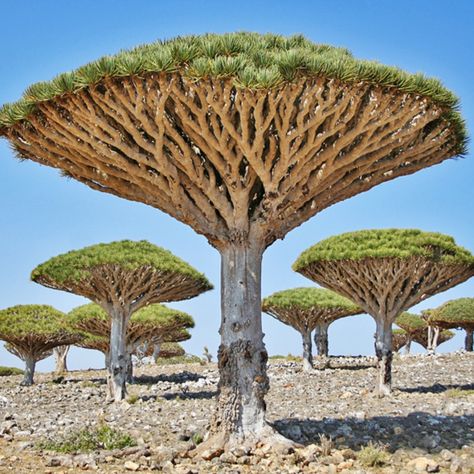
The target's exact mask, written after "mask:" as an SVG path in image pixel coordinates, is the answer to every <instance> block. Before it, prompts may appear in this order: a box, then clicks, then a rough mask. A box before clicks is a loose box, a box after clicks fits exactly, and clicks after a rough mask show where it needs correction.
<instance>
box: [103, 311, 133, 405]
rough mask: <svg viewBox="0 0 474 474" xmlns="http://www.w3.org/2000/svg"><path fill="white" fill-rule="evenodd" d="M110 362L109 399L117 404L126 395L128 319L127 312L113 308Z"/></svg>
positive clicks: (111, 313)
mask: <svg viewBox="0 0 474 474" xmlns="http://www.w3.org/2000/svg"><path fill="white" fill-rule="evenodd" d="M110 315H111V328H110V360H109V367H108V369H109V370H108V389H109V393H108V396H109V399H111V400H113V401H115V402H119V401H120V400H123V399H124V398H125V397H126V395H127V389H126V385H125V383H126V380H127V367H128V357H127V347H126V334H127V323H128V319H129V314H128V311H124V310H121V309H117V308H114V309H113V310H112V311H111V312H110Z"/></svg>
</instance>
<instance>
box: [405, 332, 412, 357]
mask: <svg viewBox="0 0 474 474" xmlns="http://www.w3.org/2000/svg"><path fill="white" fill-rule="evenodd" d="M410 351H411V336H408V337H407V343H406V344H405V354H409V353H410Z"/></svg>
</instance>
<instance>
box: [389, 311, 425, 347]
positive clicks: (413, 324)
mask: <svg viewBox="0 0 474 474" xmlns="http://www.w3.org/2000/svg"><path fill="white" fill-rule="evenodd" d="M395 324H396V325H397V326H398V327H399V328H401V329H404V330H405V333H406V343H405V351H406V353H407V354H409V353H410V349H411V343H412V341H414V340H415V339H416V338H417V337H421V336H422V335H423V334H424V333H427V332H428V324H426V321H425V320H424V319H423V318H422V317H421V316H419V315H418V314H412V313H407V312H404V313H402V314H400V315H399V316H397V318H396V319H395Z"/></svg>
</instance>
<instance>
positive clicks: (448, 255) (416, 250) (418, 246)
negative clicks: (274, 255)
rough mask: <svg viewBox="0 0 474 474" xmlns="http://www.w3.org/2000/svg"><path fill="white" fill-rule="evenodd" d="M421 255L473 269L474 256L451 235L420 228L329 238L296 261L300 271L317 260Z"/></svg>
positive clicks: (384, 230)
mask: <svg viewBox="0 0 474 474" xmlns="http://www.w3.org/2000/svg"><path fill="white" fill-rule="evenodd" d="M414 256H420V257H424V258H426V259H430V260H432V261H435V262H441V263H445V264H465V265H468V266H472V267H473V269H474V256H473V255H472V254H471V253H470V252H469V251H468V250H466V249H464V248H463V247H460V246H458V245H456V242H455V241H454V239H453V238H452V237H450V236H448V235H443V234H438V233H434V232H422V231H421V230H417V229H376V230H362V231H358V232H348V233H345V234H341V235H337V236H334V237H329V238H328V239H325V240H322V241H321V242H318V243H317V244H316V245H314V246H312V247H310V248H309V249H307V250H305V251H304V252H303V253H302V254H301V255H300V256H299V257H298V259H297V260H296V262H295V263H294V264H293V270H295V271H300V270H301V269H303V268H304V267H306V266H307V265H309V264H311V263H313V262H318V261H330V260H362V259H365V258H384V257H393V258H399V259H408V258H410V257H414Z"/></svg>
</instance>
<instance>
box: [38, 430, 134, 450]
mask: <svg viewBox="0 0 474 474" xmlns="http://www.w3.org/2000/svg"><path fill="white" fill-rule="evenodd" d="M136 445H137V442H136V441H135V440H134V439H133V438H132V437H131V436H130V435H128V434H126V433H122V432H121V431H118V430H116V429H113V428H110V427H109V426H107V425H102V426H99V427H98V428H95V429H90V428H83V429H81V430H80V431H76V432H73V433H71V434H68V435H67V436H65V437H64V438H61V439H58V440H48V441H43V442H41V443H39V444H38V447H39V448H40V449H44V450H46V451H55V452H58V453H90V452H93V451H97V450H98V449H105V450H112V449H124V448H127V447H130V446H136Z"/></svg>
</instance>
